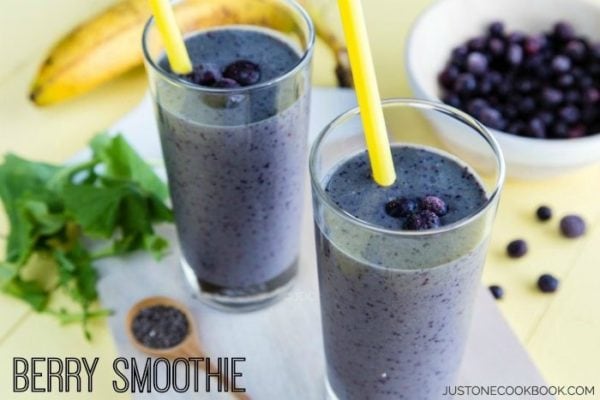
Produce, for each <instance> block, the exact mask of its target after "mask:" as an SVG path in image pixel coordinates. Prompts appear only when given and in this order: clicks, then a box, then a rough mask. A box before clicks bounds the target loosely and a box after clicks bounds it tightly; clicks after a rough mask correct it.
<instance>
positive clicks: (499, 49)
mask: <svg viewBox="0 0 600 400" xmlns="http://www.w3.org/2000/svg"><path fill="white" fill-rule="evenodd" d="M488 49H489V50H490V53H491V54H492V56H494V57H500V56H502V55H503V54H504V51H505V50H506V46H505V45H504V42H503V41H502V40H501V39H498V38H492V39H490V41H489V43H488Z"/></svg>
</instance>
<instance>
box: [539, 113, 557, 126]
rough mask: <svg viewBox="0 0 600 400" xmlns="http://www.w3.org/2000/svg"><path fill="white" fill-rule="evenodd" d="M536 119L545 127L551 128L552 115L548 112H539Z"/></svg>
mask: <svg viewBox="0 0 600 400" xmlns="http://www.w3.org/2000/svg"><path fill="white" fill-rule="evenodd" d="M538 118H539V119H540V120H541V121H542V122H543V123H544V125H546V127H549V126H552V124H553V123H554V114H552V113H551V112H549V111H542V112H540V113H539V114H538Z"/></svg>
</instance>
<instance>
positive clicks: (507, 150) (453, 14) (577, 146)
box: [406, 0, 600, 179]
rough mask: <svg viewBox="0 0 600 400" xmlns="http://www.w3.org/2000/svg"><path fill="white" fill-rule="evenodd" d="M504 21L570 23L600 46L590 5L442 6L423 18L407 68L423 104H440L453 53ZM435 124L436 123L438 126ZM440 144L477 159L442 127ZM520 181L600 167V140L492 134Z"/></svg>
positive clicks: (538, 25) (530, 26)
mask: <svg viewBox="0 0 600 400" xmlns="http://www.w3.org/2000/svg"><path fill="white" fill-rule="evenodd" d="M495 20H500V21H504V22H505V23H506V26H507V30H509V31H512V30H520V31H524V32H527V33H540V32H542V31H548V30H549V29H551V26H552V25H554V23H556V22H557V21H559V20H565V21H568V22H571V23H572V24H573V25H574V26H575V28H576V29H577V32H578V33H581V34H584V35H587V36H588V37H589V38H590V39H592V40H600V7H599V6H598V5H596V4H593V3H590V1H589V0H497V1H491V0H438V1H437V2H435V3H434V4H432V5H431V6H429V8H427V9H426V10H425V11H424V12H423V14H422V15H421V16H420V17H419V18H418V20H417V21H416V22H415V24H414V25H413V27H412V30H411V33H410V35H409V38H408V42H407V47H406V68H407V73H408V78H409V83H410V85H411V87H412V90H413V93H414V95H415V96H416V97H418V98H423V99H427V100H437V101H440V88H439V86H438V81H437V76H438V74H439V72H440V71H441V70H442V69H443V68H444V66H445V65H446V62H447V60H448V59H449V57H450V52H451V50H452V49H453V48H454V47H456V46H458V45H460V44H462V43H464V42H465V41H466V40H467V39H469V38H472V37H474V36H480V35H482V34H483V33H484V30H485V28H486V27H487V25H488V24H489V23H490V22H491V21H495ZM433 122H434V123H436V121H433ZM437 130H438V132H439V135H440V138H441V139H442V140H443V141H444V142H445V143H446V145H447V146H449V147H450V148H452V149H453V150H454V151H457V152H458V153H459V154H461V155H463V156H464V157H465V159H466V161H469V160H473V159H475V160H476V159H477V156H478V154H477V146H474V145H473V144H472V143H469V142H468V140H469V139H468V137H467V138H465V137H457V136H456V135H454V133H453V132H452V131H451V130H446V129H444V127H443V126H438V129H437ZM492 132H493V133H494V135H495V137H496V139H497V140H498V142H499V143H500V146H501V147H502V150H503V152H504V157H505V159H506V163H507V166H508V174H509V176H511V177H515V178H524V179H530V178H546V177H551V176H555V175H559V174H563V173H567V172H570V171H572V170H575V169H578V168H580V167H584V166H587V165H590V164H594V163H597V162H600V134H599V135H594V136H588V137H584V138H578V139H565V140H540V139H531V138H525V137H520V136H515V135H511V134H508V133H504V132H500V131H492Z"/></svg>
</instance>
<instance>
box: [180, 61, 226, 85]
mask: <svg viewBox="0 0 600 400" xmlns="http://www.w3.org/2000/svg"><path fill="white" fill-rule="evenodd" d="M185 78H186V79H188V80H189V81H191V82H193V83H195V84H197V85H200V86H213V85H214V84H215V83H216V82H217V81H218V80H219V79H221V71H219V67H217V66H216V65H215V64H212V63H207V64H198V65H196V66H194V69H193V70H192V72H191V73H189V74H188V75H186V76H185Z"/></svg>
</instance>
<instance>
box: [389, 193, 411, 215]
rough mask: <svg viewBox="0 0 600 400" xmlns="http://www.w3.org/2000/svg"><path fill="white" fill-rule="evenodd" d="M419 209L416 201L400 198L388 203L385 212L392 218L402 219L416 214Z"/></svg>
mask: <svg viewBox="0 0 600 400" xmlns="http://www.w3.org/2000/svg"><path fill="white" fill-rule="evenodd" d="M417 208H418V204H417V202H416V201H415V200H413V199H408V198H406V197H400V198H397V199H394V200H391V201H389V202H387V203H386V205H385V212H386V213H387V214H388V215H389V216H390V217H392V218H400V217H406V216H408V215H409V214H412V213H414V212H416V211H417Z"/></svg>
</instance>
